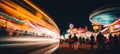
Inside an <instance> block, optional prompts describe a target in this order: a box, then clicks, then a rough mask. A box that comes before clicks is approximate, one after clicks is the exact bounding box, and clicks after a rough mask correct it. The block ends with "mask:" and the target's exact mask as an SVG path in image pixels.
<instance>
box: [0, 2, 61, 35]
mask: <svg viewBox="0 0 120 54" xmlns="http://www.w3.org/2000/svg"><path fill="white" fill-rule="evenodd" d="M17 1H18V0H17ZM24 1H25V2H26V3H27V4H29V5H30V6H32V7H33V8H34V9H35V10H36V11H37V12H36V15H34V14H33V13H32V12H30V11H28V10H27V9H25V8H23V7H22V6H20V5H18V4H16V3H15V2H13V1H12V0H1V1H0V8H2V9H3V10H4V11H5V13H7V14H9V15H11V16H14V17H15V18H17V19H19V20H23V21H25V20H28V21H29V23H28V22H27V23H25V24H22V25H17V24H14V23H13V24H14V25H16V26H18V27H19V28H21V29H22V30H26V31H33V30H34V32H37V33H38V32H40V30H39V28H38V27H44V28H46V29H50V30H51V31H49V32H52V34H50V33H49V32H48V30H47V32H48V34H50V35H51V36H53V35H55V36H56V37H58V36H59V34H60V31H59V28H58V27H57V26H56V24H55V22H54V21H53V20H52V19H50V17H49V16H47V14H45V13H44V12H43V11H42V10H40V9H39V8H37V7H36V6H35V5H34V4H32V3H31V2H29V1H28V0H24ZM18 2H19V1H18ZM19 3H21V2H19ZM21 4H22V5H24V4H23V3H21ZM24 6H25V5H24ZM25 7H27V6H25ZM27 8H29V7H27ZM43 18H44V19H43ZM45 20H47V21H45ZM48 22H49V23H48ZM34 24H36V25H34ZM35 30H36V31H35ZM45 31H46V30H45ZM54 32H55V33H54ZM45 33H46V32H45Z"/></svg>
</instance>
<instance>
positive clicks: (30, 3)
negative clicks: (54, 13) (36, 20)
mask: <svg viewBox="0 0 120 54" xmlns="http://www.w3.org/2000/svg"><path fill="white" fill-rule="evenodd" d="M24 1H25V2H26V3H28V4H29V5H31V6H32V7H33V8H35V9H36V10H37V11H38V12H40V13H42V14H43V15H44V16H45V17H46V18H47V19H49V20H50V21H49V22H51V23H52V24H54V26H55V27H56V28H57V30H58V31H59V29H58V27H57V26H56V24H55V23H54V22H53V20H51V19H50V17H49V16H47V15H46V14H45V13H44V12H43V11H41V10H40V9H39V8H37V7H36V6H35V5H34V4H33V3H32V2H30V1H28V0H24Z"/></svg>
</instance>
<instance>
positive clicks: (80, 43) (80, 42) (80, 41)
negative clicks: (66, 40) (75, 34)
mask: <svg viewBox="0 0 120 54" xmlns="http://www.w3.org/2000/svg"><path fill="white" fill-rule="evenodd" d="M79 45H82V37H81V36H80V37H79Z"/></svg>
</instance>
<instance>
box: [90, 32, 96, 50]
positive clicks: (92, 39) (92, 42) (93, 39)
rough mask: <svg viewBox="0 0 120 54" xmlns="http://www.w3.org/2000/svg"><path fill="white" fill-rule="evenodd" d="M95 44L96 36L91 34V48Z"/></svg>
mask: <svg viewBox="0 0 120 54" xmlns="http://www.w3.org/2000/svg"><path fill="white" fill-rule="evenodd" d="M94 44H95V38H94V36H93V34H91V36H90V45H91V49H93V48H94Z"/></svg>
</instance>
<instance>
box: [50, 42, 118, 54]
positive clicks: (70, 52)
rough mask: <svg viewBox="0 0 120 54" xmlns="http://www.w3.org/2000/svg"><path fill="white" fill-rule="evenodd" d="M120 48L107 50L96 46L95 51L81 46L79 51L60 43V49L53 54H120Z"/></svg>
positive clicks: (87, 46)
mask: <svg viewBox="0 0 120 54" xmlns="http://www.w3.org/2000/svg"><path fill="white" fill-rule="evenodd" d="M119 50H120V46H117V47H116V46H115V47H112V48H111V49H109V48H108V47H107V46H106V49H105V50H101V49H98V48H97V45H95V46H94V49H90V45H86V44H85V45H82V46H80V45H79V48H78V50H74V49H73V48H70V47H69V45H68V44H67V43H60V45H59V48H58V49H57V50H56V51H54V52H53V53H52V54H120V51H119Z"/></svg>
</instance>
